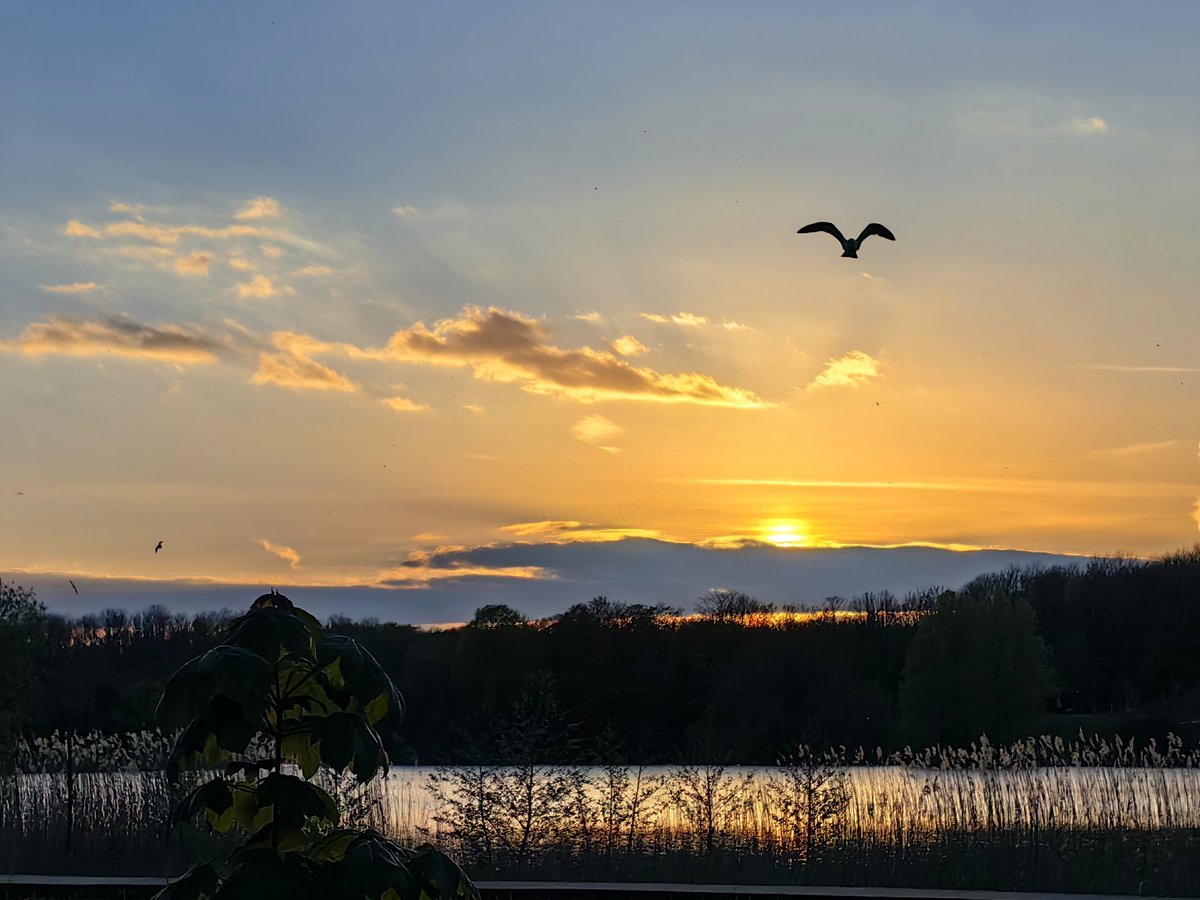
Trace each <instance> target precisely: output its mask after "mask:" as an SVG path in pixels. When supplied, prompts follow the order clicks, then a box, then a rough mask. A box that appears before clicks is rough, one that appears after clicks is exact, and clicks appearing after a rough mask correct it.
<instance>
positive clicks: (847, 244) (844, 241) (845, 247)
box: [796, 222, 896, 259]
mask: <svg viewBox="0 0 1200 900" xmlns="http://www.w3.org/2000/svg"><path fill="white" fill-rule="evenodd" d="M814 231H824V232H825V233H826V234H832V235H833V236H834V237H835V238H837V239H838V242H839V243H840V244H841V245H842V256H848V257H850V258H851V259H858V248H859V247H861V246H862V242H863V241H865V240H866V239H867V238H869V237H870V236H871V235H873V234H877V235H879V236H880V237H881V238H887V239H888V240H889V241H894V240H895V239H896V236H895V235H894V234H892V233H891V232H890V231H888V230H887V229H886V228H884V227H883V226H882V225H880V224H879V223H878V222H872V223H871V224H870V225H868V226H867V227H866V228H864V229H863V230H862V233H861V234H859V236H858V237H856V238H848V237H843V236H842V233H841V232H840V231H838V227H837V226H836V225H834V224H833V223H832V222H813V223H812V224H811V225H805V226H804V227H803V228H801V229H800V230H799V231H797V232H796V234H812V233H813V232H814Z"/></svg>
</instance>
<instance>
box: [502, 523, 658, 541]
mask: <svg viewBox="0 0 1200 900" xmlns="http://www.w3.org/2000/svg"><path fill="white" fill-rule="evenodd" d="M500 530H501V531H506V532H508V533H509V534H511V535H512V536H513V537H515V538H521V539H522V540H525V539H533V540H534V542H536V543H539V544H572V543H584V544H606V543H610V542H612V541H624V540H628V539H630V538H648V539H650V540H656V541H666V540H668V539H667V538H665V537H663V535H662V532H660V531H657V530H655V529H652V528H605V527H603V526H600V525H594V524H591V523H588V522H577V521H573V520H569V519H559V520H546V521H542V522H515V523H513V524H512V525H503V526H501V528H500Z"/></svg>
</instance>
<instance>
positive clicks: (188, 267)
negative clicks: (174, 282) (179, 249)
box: [175, 253, 212, 275]
mask: <svg viewBox="0 0 1200 900" xmlns="http://www.w3.org/2000/svg"><path fill="white" fill-rule="evenodd" d="M210 262H212V256H211V255H210V254H208V253H192V254H191V255H189V256H179V257H176V259H175V271H176V272H178V273H179V274H180V275H207V274H208V264H209V263H210Z"/></svg>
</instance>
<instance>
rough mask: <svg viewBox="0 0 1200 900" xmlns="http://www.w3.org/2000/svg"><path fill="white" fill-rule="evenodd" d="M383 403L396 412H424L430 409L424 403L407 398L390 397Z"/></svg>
mask: <svg viewBox="0 0 1200 900" xmlns="http://www.w3.org/2000/svg"><path fill="white" fill-rule="evenodd" d="M383 402H384V403H385V404H386V405H387V406H388V407H389V408H391V409H394V410H395V411H396V412H424V411H425V410H427V409H429V407H428V406H426V405H425V404H424V403H418V402H417V401H415V400H410V399H408V398H407V397H388V398H387V399H385V400H384V401H383Z"/></svg>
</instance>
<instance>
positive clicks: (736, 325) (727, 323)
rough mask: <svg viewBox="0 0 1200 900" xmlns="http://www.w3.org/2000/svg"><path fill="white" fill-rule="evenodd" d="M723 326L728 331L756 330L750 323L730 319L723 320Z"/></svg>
mask: <svg viewBox="0 0 1200 900" xmlns="http://www.w3.org/2000/svg"><path fill="white" fill-rule="evenodd" d="M721 327H722V328H724V329H726V330H727V331H754V329H753V328H751V327H750V326H749V325H743V324H742V323H741V322H733V321H731V320H729V319H724V320H722V321H721Z"/></svg>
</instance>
